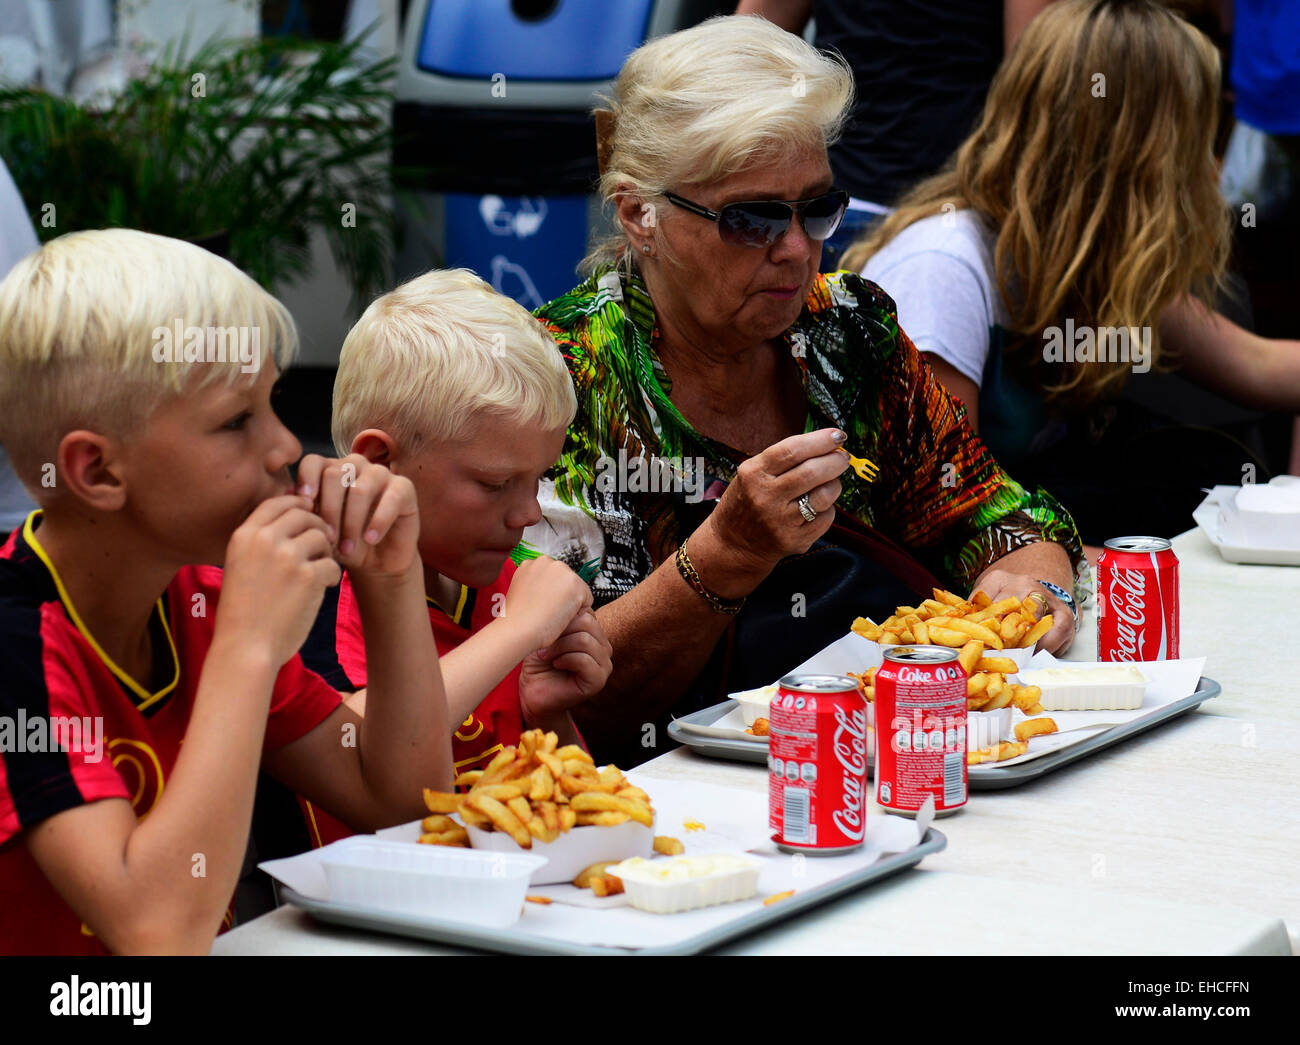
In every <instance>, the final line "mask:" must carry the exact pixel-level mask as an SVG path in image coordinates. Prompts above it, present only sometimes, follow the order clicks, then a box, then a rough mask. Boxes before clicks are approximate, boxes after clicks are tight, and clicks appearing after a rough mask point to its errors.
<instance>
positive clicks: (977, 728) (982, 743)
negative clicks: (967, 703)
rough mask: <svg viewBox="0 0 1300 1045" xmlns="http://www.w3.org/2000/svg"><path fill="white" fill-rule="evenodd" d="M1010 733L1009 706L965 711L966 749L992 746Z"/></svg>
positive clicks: (974, 749) (971, 749)
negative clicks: (994, 709) (991, 709)
mask: <svg viewBox="0 0 1300 1045" xmlns="http://www.w3.org/2000/svg"><path fill="white" fill-rule="evenodd" d="M1010 735H1011V708H1009V707H1005V708H999V709H998V710H997V711H968V712H966V750H967V751H979V750H980V749H981V748H986V747H992V746H993V745H994V744H996V743H998V741H1000V740H1005V739H1006V738H1007V737H1009V736H1010Z"/></svg>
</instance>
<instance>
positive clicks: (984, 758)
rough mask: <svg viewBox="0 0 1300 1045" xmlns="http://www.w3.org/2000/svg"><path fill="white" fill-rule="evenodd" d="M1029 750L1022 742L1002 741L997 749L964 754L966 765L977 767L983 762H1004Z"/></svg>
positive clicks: (991, 748)
mask: <svg viewBox="0 0 1300 1045" xmlns="http://www.w3.org/2000/svg"><path fill="white" fill-rule="evenodd" d="M1028 750H1029V745H1028V744H1027V743H1026V742H1024V741H1022V740H1004V741H1002V742H1001V743H1000V744H998V745H997V747H984V748H980V749H979V750H978V751H967V752H966V764H967V765H969V766H978V765H980V764H981V763H983V762H1005V761H1006V760H1007V759H1009V758H1018V757H1019V756H1021V755H1023V754H1024V753H1025V752H1026V751H1028Z"/></svg>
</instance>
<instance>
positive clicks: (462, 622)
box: [425, 584, 478, 631]
mask: <svg viewBox="0 0 1300 1045" xmlns="http://www.w3.org/2000/svg"><path fill="white" fill-rule="evenodd" d="M425 599H426V600H427V601H428V603H429V605H430V606H433V607H434V608H435V609H438V610H441V611H442V612H443V613H444V614H446V615H447V616H448V617H449V618H450V619H451V622H452V623H453V624H456V625H458V626H460V627H462V628H464V629H465V630H466V631H473V630H474V629H473V628H471V627H470V621H472V620H473V619H474V606H475V604H476V603H477V602H478V589H477V588H470V587H467V586H466V585H464V584H462V585H461V586H460V594H459V595H458V596H456V609H455V612H454V613H448V612H447V611H446V610H445V609H443V607H442V605H441V604H440V603H439V602H438V600H437V599H435V598H434V597H433V596H432V595H426V596H425Z"/></svg>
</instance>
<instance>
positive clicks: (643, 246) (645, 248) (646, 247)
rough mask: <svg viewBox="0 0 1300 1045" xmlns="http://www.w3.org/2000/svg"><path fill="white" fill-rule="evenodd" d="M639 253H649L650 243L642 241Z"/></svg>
mask: <svg viewBox="0 0 1300 1045" xmlns="http://www.w3.org/2000/svg"><path fill="white" fill-rule="evenodd" d="M641 253H642V254H649V253H650V244H649V243H642V244H641Z"/></svg>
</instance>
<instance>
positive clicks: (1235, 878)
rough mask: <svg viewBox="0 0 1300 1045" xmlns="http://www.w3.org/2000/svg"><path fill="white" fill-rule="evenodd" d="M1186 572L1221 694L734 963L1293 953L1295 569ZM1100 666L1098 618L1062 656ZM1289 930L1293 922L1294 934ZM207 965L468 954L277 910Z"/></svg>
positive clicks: (1297, 884)
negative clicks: (296, 957) (236, 958)
mask: <svg viewBox="0 0 1300 1045" xmlns="http://www.w3.org/2000/svg"><path fill="white" fill-rule="evenodd" d="M1174 549H1175V551H1176V552H1177V554H1178V557H1179V560H1180V562H1181V575H1180V582H1181V590H1182V654H1183V655H1184V656H1200V655H1206V656H1208V657H1209V660H1208V662H1207V665H1206V668H1205V674H1206V675H1208V676H1209V677H1210V678H1213V679H1215V680H1216V681H1218V682H1219V683H1220V685H1221V686H1222V687H1223V693H1222V695H1221V696H1219V697H1217V698H1215V699H1213V700H1210V701H1209V702H1207V703H1206V704H1205V705H1203V706H1202V707H1201V708H1200V709H1198V710H1197V711H1195V712H1192V713H1191V714H1189V715H1186V716H1183V717H1182V718H1180V719H1177V720H1176V721H1174V722H1171V723H1168V724H1167V725H1164V726H1161V727H1158V728H1157V729H1155V730H1153V731H1152V732H1150V733H1146V734H1144V735H1142V736H1140V737H1137V738H1135V739H1133V740H1130V741H1127V742H1125V743H1123V744H1120V745H1118V746H1116V747H1113V748H1109V749H1107V750H1106V751H1103V752H1101V753H1099V754H1098V755H1096V756H1094V757H1091V758H1088V759H1083V760H1081V761H1080V762H1077V763H1074V764H1073V765H1071V766H1068V767H1066V768H1064V769H1061V770H1057V771H1056V772H1054V773H1051V774H1049V775H1047V776H1045V777H1043V778H1042V779H1041V780H1036V781H1033V782H1030V783H1028V784H1025V785H1022V786H1021V787H1018V788H1012V789H1009V790H1005V791H991V792H990V791H984V792H975V793H973V794H972V796H971V801H970V803H969V805H968V806H967V808H966V809H965V810H963V811H962V812H961V813H958V814H957V815H955V816H952V817H947V818H944V819H942V820H939V821H937V822H936V824H935V826H936V827H937V828H938V829H939V830H941V831H942V832H943V833H944V834H946V835H947V836H948V847H947V848H946V849H945V850H944V851H943V852H940V853H937V854H933V855H931V856H928V857H926V859H925V861H924V862H923V863H922V864H921V865H920V867H919V868H918V869H916V870H913V871H909V872H904V873H903V874H901V875H899V876H897V877H895V878H893V879H890V880H888V881H886V882H882V883H880V884H879V885H876V886H873V887H871V888H869V889H865V890H862V891H859V892H857V893H853V894H850V895H849V896H846V897H843V898H841V899H839V900H836V901H833V902H831V903H829V904H826V905H824V906H822V907H820V908H818V909H816V910H813V911H810V912H806V913H804V914H801V915H799V916H797V917H796V918H794V919H793V920H791V921H790V922H786V923H783V924H781V925H778V926H775V927H773V928H771V929H768V930H766V931H765V932H763V933H761V934H758V935H755V936H750V937H746V938H743V939H741V940H738V941H735V942H734V943H733V944H731V945H730V946H728V947H727V948H725V950H724V953H734V954H980V953H985V954H996V953H1019V954H1148V953H1158V954H1264V953H1272V954H1286V953H1300V771H1297V768H1296V766H1297V758H1296V753H1297V752H1298V751H1300V692H1298V691H1300V685H1298V684H1297V676H1300V656H1298V655H1297V651H1298V650H1300V643H1298V642H1297V635H1300V612H1297V604H1300V568H1295V567H1270V566H1242V565H1236V564H1232V563H1227V562H1224V561H1223V560H1222V559H1220V558H1219V555H1218V552H1216V551H1215V550H1214V548H1213V547H1212V546H1211V545H1210V543H1209V541H1207V540H1206V539H1205V537H1204V536H1203V535H1202V534H1201V533H1200V532H1199V531H1191V532H1189V533H1185V534H1183V535H1182V536H1180V537H1179V538H1177V540H1176V541H1175V542H1174ZM1095 656H1096V629H1095V624H1094V622H1093V620H1092V615H1091V612H1089V613H1088V614H1086V619H1085V624H1084V627H1083V629H1082V630H1081V631H1080V633H1079V636H1078V637H1077V639H1076V641H1075V645H1074V647H1073V649H1072V650H1071V651H1070V654H1069V658H1070V659H1082V660H1088V659H1093V658H1094V657H1095ZM638 772H640V773H644V774H646V775H649V776H659V777H663V778H666V779H679V780H699V781H708V782H710V783H714V784H719V785H722V786H728V787H740V788H746V789H751V788H759V789H761V788H764V787H765V786H766V769H765V768H764V767H762V766H757V765H745V764H741V763H734V762H724V761H719V760H715V759H709V758H704V757H701V756H697V755H694V754H691V753H690V752H689V751H688V750H686V749H678V750H676V751H672V752H669V753H668V754H666V755H663V756H661V757H659V758H657V759H655V760H654V761H652V762H649V763H647V764H645V765H643V766H640V767H638ZM1284 922H1285V924H1283V923H1284ZM213 953H214V954H222V955H228V954H430V953H444V954H455V953H465V952H463V951H459V950H457V949H456V948H449V947H441V946H438V945H436V944H429V943H424V942H421V941H417V940H408V939H402V938H399V937H394V936H385V935H382V934H377V933H376V934H371V933H363V932H358V931H355V930H347V929H341V928H332V927H329V926H325V925H321V924H319V923H316V922H314V921H313V920H312V919H311V918H310V917H309V916H307V915H306V914H304V913H302V912H301V911H298V910H296V909H294V908H289V907H282V908H280V909H279V910H277V911H274V912H272V913H271V914H268V915H264V916H263V917H261V918H257V919H255V920H253V921H252V922H249V923H247V924H246V925H242V926H239V927H238V928H236V929H234V930H232V931H231V932H229V933H226V934H224V935H223V936H220V937H218V938H217V941H216V944H215V946H214V947H213Z"/></svg>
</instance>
